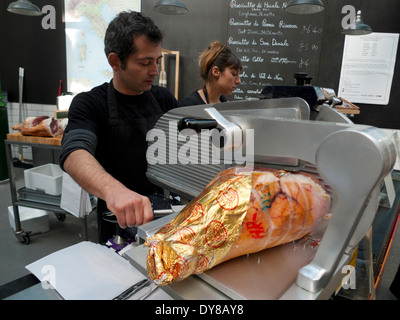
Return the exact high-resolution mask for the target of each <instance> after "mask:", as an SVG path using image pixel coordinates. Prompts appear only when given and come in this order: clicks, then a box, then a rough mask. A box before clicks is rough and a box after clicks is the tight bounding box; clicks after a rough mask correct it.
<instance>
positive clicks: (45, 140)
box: [7, 132, 63, 146]
mask: <svg viewBox="0 0 400 320" xmlns="http://www.w3.org/2000/svg"><path fill="white" fill-rule="evenodd" d="M62 137H63V135H62V134H60V135H59V136H57V137H54V138H51V137H35V136H23V135H22V134H21V132H15V133H8V134H7V139H8V140H13V141H21V142H28V143H38V144H50V145H53V146H61V139H62Z"/></svg>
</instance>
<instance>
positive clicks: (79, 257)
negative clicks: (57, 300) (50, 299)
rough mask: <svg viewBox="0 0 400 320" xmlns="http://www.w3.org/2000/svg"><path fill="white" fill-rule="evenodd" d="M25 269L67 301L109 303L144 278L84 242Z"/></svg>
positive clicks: (122, 260) (123, 262) (107, 252)
mask: <svg viewBox="0 0 400 320" xmlns="http://www.w3.org/2000/svg"><path fill="white" fill-rule="evenodd" d="M26 268H27V269H28V270H29V271H30V272H31V273H32V274H34V275H35V276H36V277H37V278H38V279H39V280H40V281H42V282H43V281H48V282H49V283H50V284H51V286H52V287H53V288H54V289H56V290H57V291H58V293H59V294H60V295H61V296H62V297H63V298H64V299H66V300H111V299H113V298H115V297H116V296H118V295H119V294H120V293H121V292H123V291H125V290H126V289H128V288H129V287H131V286H132V285H134V284H135V283H137V282H138V281H140V280H142V279H145V276H144V275H143V274H142V273H140V272H139V271H138V270H137V269H136V268H134V267H133V266H132V265H130V264H129V262H128V261H127V260H126V259H125V258H123V257H121V256H119V255H118V254H116V253H115V252H114V251H112V250H110V249H109V248H107V247H105V246H102V245H100V244H96V243H92V242H88V241H84V242H81V243H78V244H76V245H73V246H71V247H68V248H66V249H62V250H60V251H57V252H55V253H52V254H50V255H48V256H46V257H44V258H42V259H40V260H38V261H36V262H34V263H31V264H29V265H28V266H26Z"/></svg>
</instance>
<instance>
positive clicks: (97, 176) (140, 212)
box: [64, 149, 153, 228]
mask: <svg viewBox="0 0 400 320" xmlns="http://www.w3.org/2000/svg"><path fill="white" fill-rule="evenodd" d="M64 169H65V171H66V172H68V174H69V175H70V176H71V177H72V178H73V179H74V180H75V181H76V182H77V183H78V184H79V185H80V186H81V187H82V188H83V189H85V190H86V191H87V192H89V193H91V194H92V195H94V196H96V197H98V198H100V199H103V200H104V201H105V202H106V204H107V208H108V209H109V210H110V211H111V212H112V213H114V214H115V215H116V216H117V219H118V223H119V225H120V226H121V228H126V227H127V226H134V225H140V224H143V223H146V222H149V221H151V220H152V219H153V210H152V207H151V203H150V200H149V199H148V198H147V197H145V196H142V195H140V194H138V193H136V192H134V191H132V190H129V189H128V188H126V187H125V186H124V185H123V184H122V183H121V182H119V181H118V180H116V179H114V178H113V177H112V176H111V175H110V174H108V173H107V172H106V171H105V170H104V168H103V167H102V166H101V165H100V163H99V162H98V161H97V160H96V159H95V158H94V157H93V156H92V155H91V154H90V153H89V152H87V151H86V150H82V149H79V150H75V151H73V152H71V153H70V154H69V155H68V157H67V158H66V160H65V162H64Z"/></svg>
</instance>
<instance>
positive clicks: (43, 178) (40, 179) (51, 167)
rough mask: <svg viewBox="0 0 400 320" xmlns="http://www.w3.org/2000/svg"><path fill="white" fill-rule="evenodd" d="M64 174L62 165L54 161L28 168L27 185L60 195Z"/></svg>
mask: <svg viewBox="0 0 400 320" xmlns="http://www.w3.org/2000/svg"><path fill="white" fill-rule="evenodd" d="M62 175H63V171H62V170H61V168H60V166H59V165H57V164H53V163H48V164H45V165H42V166H39V167H34V168H32V169H27V170H25V171H24V177H25V186H26V187H27V188H29V189H34V190H39V191H44V192H45V193H47V194H51V195H53V196H58V195H60V194H61V189H62Z"/></svg>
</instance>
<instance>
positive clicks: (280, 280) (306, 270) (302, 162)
mask: <svg viewBox="0 0 400 320" xmlns="http://www.w3.org/2000/svg"><path fill="white" fill-rule="evenodd" d="M199 119H200V120H199ZM311 119H312V120H311ZM178 127H179V129H178ZM215 127H216V128H219V129H220V130H223V132H224V134H225V140H224V141H225V144H224V145H223V146H221V147H220V157H221V158H220V159H221V161H220V163H217V164H213V163H205V162H206V161H204V156H205V154H204V150H203V152H200V151H199V152H198V155H197V156H198V159H196V160H198V161H192V163H188V164H182V163H179V161H175V162H174V163H168V159H171V158H169V155H170V154H171V152H178V153H179V151H180V150H181V149H180V148H182V147H186V148H188V143H189V142H187V141H189V140H190V136H189V137H186V138H187V139H186V140H185V139H183V141H181V139H178V138H177V135H178V131H179V130H183V129H185V128H192V129H194V130H196V132H197V133H195V134H197V135H198V138H199V139H200V138H201V137H200V135H201V129H202V128H208V129H209V128H215ZM155 129H158V130H160V131H158V132H159V133H161V132H163V133H164V134H165V144H166V146H167V147H166V149H165V150H159V151H158V152H159V154H158V156H159V157H160V158H159V159H164V160H165V159H167V161H166V163H153V164H149V168H148V177H149V179H150V180H151V181H152V182H153V183H155V184H157V185H159V186H162V187H163V188H164V189H165V190H168V191H172V192H174V193H176V194H178V195H180V196H181V197H182V198H183V199H187V200H191V199H192V198H194V197H196V196H197V195H198V194H199V193H200V192H201V191H202V190H203V189H204V187H205V186H206V185H207V184H208V182H209V181H211V180H212V179H213V178H214V176H215V175H216V174H217V173H218V172H220V171H221V170H224V169H226V168H227V167H230V166H233V165H235V159H233V161H232V164H229V163H228V164H227V163H226V162H227V161H224V160H226V158H224V156H225V155H226V153H224V152H225V151H226V150H229V149H235V148H236V149H237V148H240V147H241V148H242V150H246V152H247V153H248V154H247V155H249V153H252V154H251V156H252V159H253V160H254V164H255V165H257V166H258V165H262V166H267V167H278V168H283V169H287V170H300V171H308V172H314V173H316V174H317V175H319V177H320V179H321V181H322V182H323V183H324V184H325V185H326V186H327V187H328V190H329V191H330V193H331V196H332V207H331V213H332V216H331V218H330V219H329V221H327V222H326V224H325V225H324V226H321V228H320V229H318V230H316V231H315V232H314V233H313V234H311V236H310V238H308V239H301V240H298V241H297V242H294V243H288V244H286V245H282V246H279V247H276V248H271V249H267V250H264V251H262V252H260V253H254V254H251V255H248V256H247V257H246V256H243V257H238V258H236V259H233V260H231V261H227V262H225V263H223V264H221V265H218V266H216V267H214V268H213V269H211V270H209V271H207V272H205V273H203V274H200V275H196V276H191V277H189V278H187V279H185V280H182V281H180V282H176V283H173V284H171V285H169V286H165V287H162V288H163V289H164V290H165V291H166V292H168V293H169V294H170V295H172V296H173V297H174V298H177V299H203V298H204V297H207V299H326V298H329V297H330V296H331V295H332V293H333V292H334V291H335V289H336V288H337V287H338V286H339V285H340V283H341V281H342V279H343V277H344V274H343V273H342V272H341V268H342V267H343V266H345V265H347V264H348V263H349V261H350V259H351V256H352V254H353V251H354V250H355V248H356V247H357V245H358V243H359V242H360V241H361V240H362V238H363V237H364V235H365V234H366V232H367V231H368V229H369V227H370V226H371V224H372V222H373V219H374V216H375V214H376V210H377V206H378V200H379V199H378V198H379V187H380V184H381V183H382V181H383V179H384V177H385V176H386V175H388V174H389V173H390V172H391V170H392V168H393V166H394V163H395V159H396V150H395V146H394V143H393V141H392V139H391V138H390V137H388V136H387V135H386V134H385V133H384V132H383V131H382V130H380V129H378V128H375V127H371V126H365V125H355V124H353V123H352V122H351V121H350V120H349V119H348V118H347V117H346V116H344V115H342V114H340V113H338V112H337V111H336V110H334V109H333V108H332V107H331V106H329V105H325V104H323V105H320V106H319V107H318V111H315V110H310V107H309V105H308V104H307V103H306V102H305V101H304V100H303V99H301V98H280V99H271V100H254V101H238V102H226V103H223V104H214V105H204V106H193V107H183V108H178V109H174V110H171V111H169V112H168V113H166V114H165V115H164V116H163V117H162V118H161V119H160V120H159V121H158V122H157V124H156V126H155ZM248 129H251V130H250V131H249V130H248ZM184 132H185V131H184V130H183V131H182V133H184ZM248 132H252V133H253V134H254V135H253V137H254V145H252V146H249V145H248V144H249V141H251V139H247V138H248V135H249V134H248ZM191 133H192V134H193V130H191ZM238 133H240V134H241V137H242V140H240V141H237V139H235V137H236V135H237V134H238ZM246 135H247V136H246ZM194 140H195V139H194ZM190 141H191V140H190ZM197 141H199V140H197ZM251 143H252V141H251ZM151 145H152V144H151V142H150V146H151ZM185 150H186V149H185ZM181 151H182V150H181ZM206 151H207V150H206ZM208 151H209V152H210V153H212V152H215V148H213V146H212V145H211V144H210V146H209V150H208ZM162 152H166V154H164V155H163V154H161V153H162ZM162 156H164V157H162ZM201 157H203V158H201ZM172 159H175V160H176V158H174V157H172ZM202 159H203V161H201V160H202ZM192 160H193V159H192ZM159 162H162V161H159ZM228 162H229V161H228ZM176 214H177V213H175V214H172V215H169V216H166V217H163V218H161V219H158V220H154V221H152V222H150V223H148V224H145V225H143V226H141V227H140V228H139V230H138V237H139V238H140V242H143V241H144V239H145V238H146V237H147V236H149V235H152V234H154V233H155V232H156V231H157V230H159V229H160V228H161V227H162V226H163V225H165V224H166V223H168V222H169V221H170V220H171V219H172V218H173V217H174V216H175V215H176ZM316 239H318V245H312V244H313V243H314V242H315V240H316ZM125 256H126V257H127V258H128V260H129V261H130V262H131V263H132V264H133V265H135V266H136V267H137V268H138V269H139V270H141V271H142V272H143V273H146V274H147V271H146V257H147V249H146V248H145V247H143V245H139V246H137V247H136V248H134V249H131V250H129V251H128V252H126V253H125ZM238 275H240V276H238Z"/></svg>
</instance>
